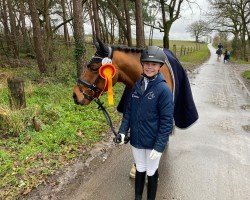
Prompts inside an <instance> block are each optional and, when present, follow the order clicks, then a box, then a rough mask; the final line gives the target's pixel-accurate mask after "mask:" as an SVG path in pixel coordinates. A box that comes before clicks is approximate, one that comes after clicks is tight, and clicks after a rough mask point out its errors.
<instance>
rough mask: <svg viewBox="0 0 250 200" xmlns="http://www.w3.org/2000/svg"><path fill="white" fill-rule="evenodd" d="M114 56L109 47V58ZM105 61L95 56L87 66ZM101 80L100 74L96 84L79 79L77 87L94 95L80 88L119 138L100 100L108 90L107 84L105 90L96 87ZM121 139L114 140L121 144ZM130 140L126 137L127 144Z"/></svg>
mask: <svg viewBox="0 0 250 200" xmlns="http://www.w3.org/2000/svg"><path fill="white" fill-rule="evenodd" d="M112 54H113V51H112V49H111V48H110V47H109V52H108V58H110V59H112ZM103 59H104V57H101V56H99V55H98V54H97V55H94V56H93V57H92V59H91V60H90V61H89V63H88V64H87V66H88V65H90V64H93V63H99V62H102V61H103ZM98 69H99V68H98ZM100 78H101V76H100V75H99V73H98V75H97V77H96V79H95V81H94V83H89V82H87V81H84V80H82V79H81V78H79V79H77V86H78V87H79V86H85V87H87V88H88V89H89V90H90V91H91V92H92V93H93V95H89V94H87V93H86V92H85V91H82V90H81V89H80V87H79V90H80V92H81V93H82V94H83V96H84V97H85V98H86V99H88V100H89V101H92V100H94V101H95V103H97V105H98V110H101V111H102V112H103V115H104V116H105V118H106V121H107V124H108V125H109V126H110V128H111V131H112V132H113V134H114V135H115V136H117V132H116V131H115V128H114V126H113V123H112V120H111V118H110V116H109V114H108V112H107V110H106V109H105V107H104V106H103V103H102V102H101V101H100V99H99V96H101V94H102V93H103V91H104V90H105V88H106V84H105V85H104V87H103V89H100V88H98V87H97V86H96V85H97V81H98V80H99V79H100ZM120 139H121V138H116V137H115V138H114V142H116V143H119V140H120ZM129 140H130V138H129V137H128V136H126V137H125V143H128V142H129Z"/></svg>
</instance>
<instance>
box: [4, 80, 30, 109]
mask: <svg viewBox="0 0 250 200" xmlns="http://www.w3.org/2000/svg"><path fill="white" fill-rule="evenodd" d="M7 82H8V88H9V101H10V108H11V110H19V109H21V108H25V107H26V101H25V92H24V80H22V79H20V78H8V79H7Z"/></svg>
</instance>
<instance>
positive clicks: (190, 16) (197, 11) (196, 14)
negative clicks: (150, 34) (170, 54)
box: [155, 0, 209, 40]
mask: <svg viewBox="0 0 250 200" xmlns="http://www.w3.org/2000/svg"><path fill="white" fill-rule="evenodd" d="M196 3H197V4H198V5H196V4H192V10H190V8H189V7H188V6H186V5H184V7H183V8H182V11H181V18H180V19H178V20H177V21H175V22H174V23H173V25H172V27H171V30H170V34H169V36H170V39H171V40H194V38H192V37H191V36H190V34H189V33H187V32H186V28H187V27H188V26H189V25H190V24H191V23H192V22H195V21H197V20H205V16H204V14H205V12H206V11H207V10H208V7H209V3H208V2H207V0H196ZM162 36H163V34H162V33H158V34H156V35H155V37H157V38H162Z"/></svg>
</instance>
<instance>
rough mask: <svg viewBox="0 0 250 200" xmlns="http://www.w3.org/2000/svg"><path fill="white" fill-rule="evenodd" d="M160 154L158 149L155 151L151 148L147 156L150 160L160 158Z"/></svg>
mask: <svg viewBox="0 0 250 200" xmlns="http://www.w3.org/2000/svg"><path fill="white" fill-rule="evenodd" d="M161 155H162V153H161V152H158V151H156V150H154V149H153V150H152V151H151V152H150V154H149V158H150V159H152V160H154V159H157V158H160V157H161Z"/></svg>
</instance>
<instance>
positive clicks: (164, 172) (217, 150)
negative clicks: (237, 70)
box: [65, 47, 250, 200]
mask: <svg viewBox="0 0 250 200" xmlns="http://www.w3.org/2000/svg"><path fill="white" fill-rule="evenodd" d="M210 50H211V57H210V59H209V60H208V61H207V62H206V63H204V64H203V65H202V66H201V67H200V68H199V69H197V71H196V73H194V74H193V75H192V77H190V82H191V86H192V91H193V96H194V99H195V103H196V106H197V108H198V112H199V115H200V118H199V120H198V121H197V122H196V123H195V124H194V125H193V126H191V127H190V128H188V129H186V130H180V129H176V130H175V135H173V136H172V137H171V138H170V142H169V145H168V148H167V149H166V151H165V153H164V155H163V157H162V160H161V165H160V180H159V187H158V193H157V200H162V199H166V200H215V199H216V200H247V199H248V200H249V199H250V133H249V132H246V131H244V129H243V126H245V125H249V124H250V97H249V94H248V93H247V91H245V88H244V87H242V85H241V84H240V83H239V82H238V80H237V79H236V78H235V75H234V72H233V71H232V70H230V63H226V64H224V63H223V61H222V58H221V60H217V58H216V55H215V49H214V48H212V47H210ZM132 162H133V160H132V154H131V151H130V147H129V145H123V146H119V147H117V148H115V150H113V151H112V154H111V156H110V157H109V158H108V159H107V161H106V162H105V163H104V164H103V165H101V166H100V167H99V169H98V170H97V171H96V172H95V174H94V175H93V176H92V177H91V179H90V180H89V181H87V182H86V183H82V184H81V185H79V187H78V188H77V189H76V191H74V192H72V193H69V194H68V195H67V197H65V199H74V200H78V199H79V200H132V199H134V198H133V197H134V187H133V182H134V181H133V180H131V179H130V178H129V176H128V174H129V170H130V166H131V163H132ZM145 193H146V187H145V190H144V199H146V195H145Z"/></svg>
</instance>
